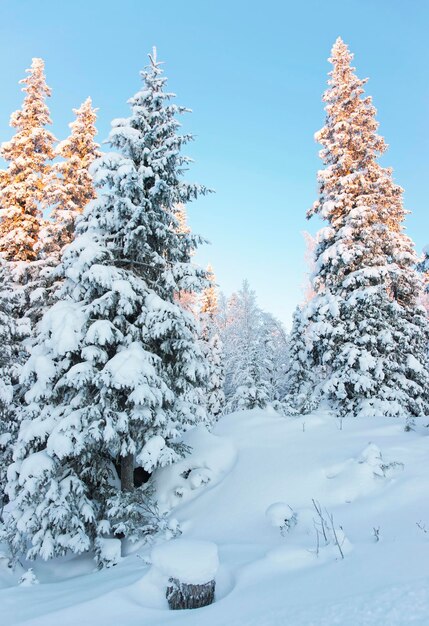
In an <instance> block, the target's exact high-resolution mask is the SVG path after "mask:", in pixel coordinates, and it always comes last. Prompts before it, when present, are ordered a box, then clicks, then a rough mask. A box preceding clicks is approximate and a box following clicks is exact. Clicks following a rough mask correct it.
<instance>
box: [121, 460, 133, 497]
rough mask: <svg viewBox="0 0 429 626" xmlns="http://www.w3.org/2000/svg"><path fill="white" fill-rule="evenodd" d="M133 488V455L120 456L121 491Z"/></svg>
mask: <svg viewBox="0 0 429 626" xmlns="http://www.w3.org/2000/svg"><path fill="white" fill-rule="evenodd" d="M133 489H134V455H133V454H127V456H121V491H133Z"/></svg>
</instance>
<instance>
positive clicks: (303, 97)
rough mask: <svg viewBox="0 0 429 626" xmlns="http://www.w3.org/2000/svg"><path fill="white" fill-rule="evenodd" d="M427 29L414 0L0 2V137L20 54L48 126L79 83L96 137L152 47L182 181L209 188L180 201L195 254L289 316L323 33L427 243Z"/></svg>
mask: <svg viewBox="0 0 429 626" xmlns="http://www.w3.org/2000/svg"><path fill="white" fill-rule="evenodd" d="M428 32H429V1H427V0H324V1H320V2H318V1H316V0H311V1H308V0H307V1H303V2H296V0H295V1H294V2H289V1H288V0H284V1H280V0H278V1H274V0H265V1H264V2H258V3H255V2H252V1H251V0H248V1H244V0H229V1H225V0H216V1H210V0H183V1H180V0H162V1H158V2H154V1H149V0H140V1H138V0H86V1H84V0H73V1H70V2H69V1H67V0H56V1H53V0H37V1H36V0H1V1H0V72H1V85H2V89H1V99H0V140H2V141H3V140H6V139H8V138H9V137H10V136H11V134H12V130H11V129H10V128H9V126H8V123H9V116H10V113H11V112H12V111H13V110H15V109H16V108H19V107H20V105H21V102H22V93H21V92H20V90H19V86H18V84H17V83H18V81H19V79H21V78H22V77H23V76H24V70H25V69H26V68H27V67H29V65H30V63H31V58H32V57H42V58H43V59H44V60H45V63H46V75H47V81H48V84H49V85H50V87H52V89H53V95H52V98H50V100H49V107H50V110H51V116H52V118H53V121H54V125H53V130H54V132H55V134H56V136H57V137H58V138H60V139H61V138H64V137H65V136H67V134H68V127H67V124H68V122H70V121H71V120H72V119H73V114H72V112H71V109H72V108H75V107H77V106H79V105H80V103H81V102H82V101H83V100H84V99H85V98H86V97H87V96H88V95H90V96H91V97H92V99H93V103H94V105H95V106H97V107H99V109H100V110H99V118H98V125H97V126H98V129H99V140H100V141H101V140H104V139H106V137H107V134H108V131H109V127H110V120H111V119H112V118H114V117H123V116H126V115H127V112H128V107H127V105H126V100H127V99H128V98H129V97H130V96H132V95H133V94H134V93H135V92H136V91H137V89H138V88H139V84H140V79H139V75H138V73H139V70H140V69H141V68H142V67H143V66H144V65H146V62H147V53H148V52H150V50H151V48H152V46H153V45H156V46H157V49H158V57H159V58H160V59H161V60H163V61H165V74H166V76H167V77H168V78H169V88H170V90H172V91H174V92H175V93H176V94H177V96H178V97H177V99H176V101H177V102H178V103H180V104H184V105H186V106H188V107H190V108H191V109H192V110H193V113H192V114H189V115H188V116H187V117H186V121H185V124H184V126H185V129H186V130H191V131H192V132H194V133H195V134H196V140H195V142H194V143H193V144H191V145H190V146H189V149H188V153H189V154H190V156H192V157H193V158H194V159H195V160H196V163H195V164H194V166H193V167H192V170H191V171H190V172H189V176H188V178H189V179H190V180H196V181H198V182H202V183H205V184H206V185H207V186H209V187H212V188H214V189H215V190H216V194H214V195H212V196H210V197H208V198H202V199H200V200H199V201H198V202H195V203H193V204H192V205H190V206H189V210H188V213H189V221H190V224H191V226H192V228H193V229H194V230H195V231H197V232H199V233H201V234H202V235H204V236H205V237H206V238H207V239H209V240H210V241H211V245H210V246H206V247H205V248H204V249H202V250H201V251H200V253H199V254H198V257H197V259H198V261H199V262H200V263H202V264H206V263H208V262H211V263H212V265H213V267H214V269H215V272H216V275H217V279H218V282H219V284H220V286H221V288H222V289H223V290H224V291H225V292H226V293H227V294H229V293H231V292H232V291H234V290H235V289H237V288H238V287H239V286H240V283H241V281H242V280H243V278H248V279H249V281H250V283H251V285H252V287H253V288H254V289H255V290H256V292H257V294H258V298H259V303H260V305H261V306H262V307H263V308H265V309H266V310H269V311H271V312H272V313H274V314H275V315H277V316H278V317H279V318H280V319H281V320H282V321H284V322H285V323H286V324H287V325H289V324H290V317H291V314H292V312H293V309H294V308H295V306H296V304H297V303H298V302H300V301H301V299H302V284H303V282H304V274H305V271H306V270H305V263H304V260H303V257H304V251H305V244H304V239H303V236H302V232H303V231H304V230H309V231H310V232H313V233H314V232H315V231H316V230H317V228H318V227H319V226H320V224H318V223H317V222H315V221H314V222H313V220H312V221H311V222H309V223H308V222H306V220H305V212H306V209H307V208H308V207H309V206H310V205H311V204H312V203H313V201H314V200H315V199H316V193H317V189H316V172H317V169H318V168H319V167H320V166H321V163H320V161H319V159H318V156H317V155H318V146H317V145H316V144H315V142H314V139H313V135H314V132H315V131H316V130H318V129H319V128H320V127H321V126H322V125H323V120H324V112H323V105H322V102H321V96H322V93H323V91H324V89H325V86H326V75H327V72H328V71H329V64H328V63H327V61H326V59H327V57H328V56H329V51H330V48H331V46H332V43H333V42H334V40H335V39H336V37H337V36H338V35H341V37H342V38H343V39H344V40H345V41H346V43H348V44H349V46H350V48H351V50H352V51H353V52H354V53H355V60H354V61H355V63H354V64H355V65H356V67H357V71H358V75H359V76H360V77H365V76H368V77H369V78H370V81H369V83H368V85H367V93H368V94H370V95H372V96H373V98H374V104H375V106H376V107H377V109H378V120H379V122H380V133H381V134H382V135H383V136H384V137H385V138H386V140H387V142H388V143H389V145H390V148H389V151H388V153H387V154H386V156H385V157H383V164H385V165H391V166H392V167H393V168H394V172H395V179H396V181H397V182H398V183H399V184H401V185H402V186H403V187H404V188H405V202H406V206H407V208H408V209H409V210H410V211H411V212H412V213H411V214H410V215H409V216H408V220H407V231H408V233H409V235H410V236H411V237H412V238H413V239H414V241H415V242H416V248H417V250H418V251H419V253H420V251H421V249H422V247H423V245H424V244H426V243H428V242H429V198H428V193H427V187H428V182H429V121H428V120H429V46H428ZM106 149H107V147H106Z"/></svg>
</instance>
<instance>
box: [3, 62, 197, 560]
mask: <svg viewBox="0 0 429 626" xmlns="http://www.w3.org/2000/svg"><path fill="white" fill-rule="evenodd" d="M150 60H151V64H150V66H149V67H148V68H146V69H145V70H144V71H143V72H142V78H143V86H142V89H141V90H140V91H139V92H138V93H137V94H136V95H135V96H134V97H132V98H131V99H130V100H129V104H130V107H131V114H130V116H129V117H128V118H126V119H117V120H114V121H113V122H112V126H113V128H112V130H111V132H110V137H109V141H110V145H111V146H112V148H113V149H114V150H115V151H114V152H111V153H108V154H106V155H104V156H103V157H102V158H100V159H99V160H97V161H96V162H95V163H94V165H93V167H92V170H91V172H92V175H93V177H94V181H95V184H96V185H97V187H98V188H99V190H100V193H99V196H98V199H97V200H95V201H93V202H92V203H90V204H89V205H88V206H87V207H86V208H85V210H84V213H83V216H82V218H81V219H80V220H79V221H78V225H77V237H76V239H75V240H74V241H73V242H72V243H71V244H70V245H69V246H68V247H67V248H66V249H65V252H64V254H63V258H62V264H61V269H62V275H63V277H64V282H63V284H62V285H61V287H60V289H59V291H58V293H57V298H56V300H57V301H56V302H55V304H54V305H53V306H52V307H50V309H49V310H48V311H47V312H46V314H45V315H44V317H43V319H42V321H41V322H40V324H39V328H38V336H37V344H36V345H35V346H34V347H33V349H32V354H31V357H30V359H29V361H28V363H27V364H26V368H25V372H24V376H25V377H26V379H27V380H28V384H29V391H28V392H27V396H26V399H27V402H28V407H27V412H26V416H25V417H26V419H24V420H23V421H22V423H21V427H20V432H19V438H18V442H17V445H16V446H15V452H14V464H13V466H12V467H11V468H10V470H9V485H8V493H9V497H10V498H11V500H13V505H12V507H11V511H12V518H11V520H10V524H9V528H10V541H11V544H12V546H14V548H15V550H19V549H23V546H24V545H25V544H26V543H27V542H29V549H28V551H27V554H28V556H29V557H30V558H31V557H36V556H38V555H40V556H41V557H43V558H45V559H46V558H49V557H52V556H54V555H59V554H64V553H66V552H67V551H72V552H75V553H79V552H83V551H85V550H87V549H89V548H91V547H92V546H94V545H96V546H99V545H100V541H101V539H102V538H103V537H106V536H108V535H109V534H110V533H123V534H125V535H126V536H133V535H135V534H136V533H137V534H138V533H139V532H140V534H141V533H145V532H146V530H145V529H147V528H148V527H149V526H150V524H148V521H147V518H146V513H147V507H145V506H141V507H140V506H139V502H140V503H143V504H144V503H145V499H146V498H147V497H148V490H147V489H145V487H142V488H140V489H137V490H136V489H135V487H134V483H133V469H134V466H135V465H138V466H141V467H142V468H144V470H146V471H147V472H149V473H150V472H152V471H153V470H154V469H155V468H157V467H160V466H164V465H166V464H169V463H171V462H173V461H175V460H176V459H178V458H179V457H180V456H181V455H182V454H183V453H184V449H183V446H182V445H181V443H180V435H181V433H183V431H184V430H185V429H187V428H188V427H190V426H192V425H193V424H195V423H198V422H200V421H201V420H203V419H205V409H204V407H202V406H201V404H200V402H201V398H202V389H204V386H205V383H206V368H205V364H204V357H203V354H202V352H201V349H200V346H199V342H198V340H197V329H196V326H195V320H194V318H193V316H192V315H191V314H189V313H188V312H186V311H185V310H184V309H183V308H182V307H181V306H180V305H178V304H177V303H176V302H175V299H174V296H175V294H176V293H178V292H180V291H181V290H189V291H193V292H198V291H199V290H201V288H202V287H203V286H204V282H205V272H204V271H203V270H199V269H197V268H195V266H194V265H193V264H192V263H191V253H192V251H193V250H194V249H195V248H196V246H197V244H198V238H196V237H194V236H192V235H191V233H187V234H181V235H180V236H179V234H178V228H177V220H176V219H175V217H174V215H173V207H174V206H176V205H177V204H179V203H188V202H190V201H191V200H193V199H195V198H196V197H197V196H198V195H199V194H200V193H205V191H206V189H205V188H204V187H201V186H200V185H195V184H190V183H188V182H186V181H185V180H184V179H183V172H184V170H185V169H186V166H187V164H188V162H189V159H188V158H187V157H186V156H183V155H182V153H181V150H182V147H183V146H184V145H185V144H186V143H187V142H188V141H189V140H190V139H191V136H190V135H188V134H186V135H181V134H179V133H178V128H179V126H180V124H179V121H178V119H177V117H178V115H179V114H181V113H184V112H185V111H186V109H185V108H184V107H181V106H178V105H176V104H174V103H172V102H171V99H172V98H173V94H171V93H168V92H166V91H165V90H164V87H165V82H166V79H165V78H164V77H163V76H162V70H161V66H160V64H159V63H158V62H157V60H156V58H155V56H151V57H150ZM115 465H116V466H118V465H119V466H120V472H119V482H118V477H117V476H116V471H115Z"/></svg>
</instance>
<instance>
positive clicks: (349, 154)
mask: <svg viewBox="0 0 429 626" xmlns="http://www.w3.org/2000/svg"><path fill="white" fill-rule="evenodd" d="M352 58H353V57H352V55H351V53H350V52H349V50H348V48H347V46H346V45H345V44H344V42H343V41H342V40H341V39H340V38H339V39H338V40H337V41H336V42H335V44H334V46H333V49H332V54H331V59H330V61H331V62H332V64H333V69H332V72H331V73H330V79H329V88H328V90H327V91H326V93H325V94H324V98H323V99H324V101H325V103H326V107H325V109H326V114H327V116H326V124H325V126H324V127H323V128H322V130H320V131H319V132H318V133H317V134H316V138H317V140H318V141H319V142H320V143H321V144H322V146H323V149H322V150H321V152H320V156H321V158H322V160H323V161H324V163H325V166H326V167H325V169H324V170H321V171H320V172H319V200H318V201H317V202H316V203H315V205H314V207H313V208H312V209H311V211H309V214H308V216H309V217H311V216H312V215H314V214H317V215H319V216H320V217H321V218H322V219H324V220H326V221H327V222H328V226H327V227H326V228H324V229H322V230H321V231H320V233H319V237H318V245H317V247H316V251H315V256H316V266H315V278H314V289H315V292H316V296H315V297H314V298H313V300H312V301H311V302H310V303H309V304H308V310H307V312H306V313H307V316H308V318H309V319H310V321H311V322H312V333H313V346H312V354H313V357H314V359H315V365H319V366H321V367H323V368H326V371H327V379H326V381H325V383H324V385H323V388H322V389H323V392H324V393H325V394H326V396H327V397H328V398H329V399H330V400H331V402H332V404H333V406H334V408H335V409H337V410H338V411H339V413H340V414H342V415H380V414H381V415H407V416H413V415H420V414H422V413H424V411H425V409H426V407H427V404H426V401H427V385H428V369H427V358H426V354H425V349H424V346H425V344H426V342H427V323H426V321H425V319H424V314H423V311H422V309H421V308H420V307H419V306H418V302H417V301H418V298H419V295H420V292H421V284H420V281H419V278H418V275H417V273H416V271H415V269H414V265H415V262H416V258H415V254H414V250H413V244H412V242H411V240H410V239H409V238H408V237H407V236H406V235H405V234H404V233H403V220H404V216H405V211H404V209H403V206H402V189H401V188H400V187H399V186H397V185H396V184H394V182H393V179H392V172H391V170H390V169H387V168H382V167H381V166H380V164H379V163H378V161H377V159H378V156H379V155H380V154H382V153H383V152H384V151H385V150H386V145H385V143H384V140H383V139H382V138H381V137H380V136H379V135H378V134H377V127H378V123H377V122H376V119H375V113H376V111H375V108H374V106H373V105H372V101H371V98H369V97H364V95H363V93H364V91H363V86H364V84H365V83H366V80H360V79H359V78H357V76H356V75H355V73H354V68H353V67H351V60H352Z"/></svg>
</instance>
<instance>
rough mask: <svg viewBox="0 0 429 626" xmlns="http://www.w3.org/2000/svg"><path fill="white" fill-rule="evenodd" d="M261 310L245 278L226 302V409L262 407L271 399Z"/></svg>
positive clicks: (269, 371) (270, 367)
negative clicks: (239, 287) (238, 288)
mask: <svg viewBox="0 0 429 626" xmlns="http://www.w3.org/2000/svg"><path fill="white" fill-rule="evenodd" d="M261 313H262V312H261V310H260V309H259V307H258V306H257V303H256V294H255V292H254V291H253V290H252V289H251V288H250V286H249V283H248V281H247V280H245V281H244V282H243V285H242V287H241V289H240V290H239V291H238V292H237V293H236V294H233V296H232V297H231V298H230V300H229V303H228V322H227V325H226V329H225V335H224V345H225V367H226V385H225V392H226V411H227V412H229V413H230V412H232V411H236V410H245V409H253V408H264V407H266V406H268V404H269V403H270V400H271V399H272V395H273V394H272V385H271V371H272V354H270V353H269V352H268V351H267V350H266V348H267V344H266V342H265V339H266V336H265V335H264V333H263V332H262V328H263V323H262V315H261Z"/></svg>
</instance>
